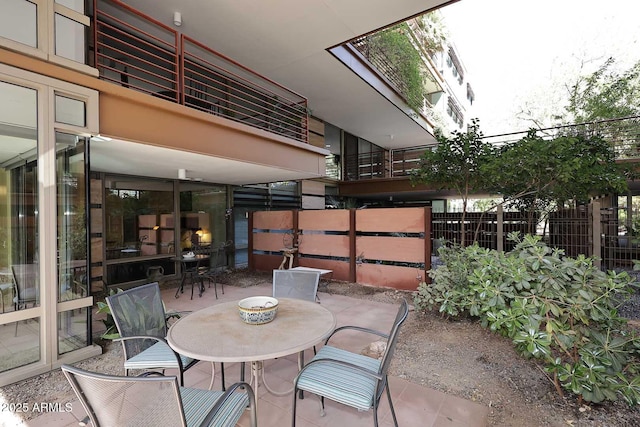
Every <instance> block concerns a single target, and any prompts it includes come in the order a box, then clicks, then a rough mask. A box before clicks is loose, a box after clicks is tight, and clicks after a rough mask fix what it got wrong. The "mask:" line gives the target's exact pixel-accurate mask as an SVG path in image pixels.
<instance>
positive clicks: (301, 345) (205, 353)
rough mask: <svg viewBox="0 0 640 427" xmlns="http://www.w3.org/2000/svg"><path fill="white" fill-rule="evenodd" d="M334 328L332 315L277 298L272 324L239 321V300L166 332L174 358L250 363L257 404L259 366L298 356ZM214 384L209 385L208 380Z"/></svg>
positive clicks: (209, 309) (180, 322) (202, 312)
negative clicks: (176, 354)
mask: <svg viewBox="0 0 640 427" xmlns="http://www.w3.org/2000/svg"><path fill="white" fill-rule="evenodd" d="M335 327H336V317H335V315H334V314H333V313H332V312H331V311H329V310H327V309H326V308H324V307H323V306H322V305H320V304H317V303H315V302H310V301H304V300H298V299H291V298H279V299H278V312H277V314H276V317H275V319H274V320H273V321H271V322H269V323H265V324H262V325H249V324H247V323H245V322H244V321H242V319H241V318H240V314H239V312H238V301H231V302H226V303H221V304H216V305H213V306H211V307H207V308H204V309H202V310H198V311H196V312H194V313H191V314H189V315H188V316H185V317H183V318H181V319H179V320H178V321H177V322H175V323H174V324H173V325H171V328H169V332H168V334H167V342H168V343H169V346H171V348H173V349H174V350H175V351H177V352H178V353H180V354H182V355H185V356H187V357H191V358H194V359H198V360H204V361H209V362H251V375H252V377H253V384H254V392H255V394H256V402H257V401H258V381H259V379H260V378H262V383H263V384H264V385H265V388H266V389H267V390H268V391H269V392H270V393H273V394H276V395H278V394H287V393H289V392H290V391H287V392H284V393H278V392H274V391H273V390H271V389H270V388H269V386H268V385H267V384H266V383H265V381H264V369H263V361H265V360H269V359H275V358H277V357H284V356H288V355H290V354H295V353H300V352H302V351H304V350H306V349H308V348H311V347H313V346H314V345H316V344H318V343H320V342H321V341H323V340H324V339H326V338H327V337H328V336H329V335H330V334H331V332H333V330H334V329H335ZM212 381H213V380H212Z"/></svg>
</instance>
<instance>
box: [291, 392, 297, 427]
mask: <svg viewBox="0 0 640 427" xmlns="http://www.w3.org/2000/svg"><path fill="white" fill-rule="evenodd" d="M297 394H298V387H294V389H293V405H292V406H291V413H292V414H293V415H292V416H291V427H296V403H298V399H297V398H296V395H297Z"/></svg>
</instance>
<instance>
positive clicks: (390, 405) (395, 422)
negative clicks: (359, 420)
mask: <svg viewBox="0 0 640 427" xmlns="http://www.w3.org/2000/svg"><path fill="white" fill-rule="evenodd" d="M386 382H387V387H386V389H387V399H389V408H390V409H391V416H392V417H393V425H394V426H395V427H398V420H397V419H396V411H395V410H394V409H393V402H392V401H391V390H389V380H388V379H387V380H386ZM377 412H378V411H377V408H376V413H377Z"/></svg>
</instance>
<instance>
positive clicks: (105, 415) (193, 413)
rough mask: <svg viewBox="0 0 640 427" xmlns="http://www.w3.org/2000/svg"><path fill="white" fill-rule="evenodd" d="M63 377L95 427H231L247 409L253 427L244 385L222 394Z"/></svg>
mask: <svg viewBox="0 0 640 427" xmlns="http://www.w3.org/2000/svg"><path fill="white" fill-rule="evenodd" d="M62 372H63V373H64V375H65V376H66V377H67V380H69V383H70V384H71V387H72V388H73V391H74V392H75V393H76V395H77V396H78V399H79V400H80V403H82V406H83V407H84V409H85V411H86V412H87V415H88V416H89V420H90V421H91V425H92V426H95V427H100V426H105V427H109V426H137V427H158V426H182V427H186V426H190V427H191V426H202V427H204V426H216V427H232V426H235V425H236V423H237V422H238V420H239V419H240V417H241V416H242V414H243V413H244V411H245V410H246V409H247V408H249V411H250V419H251V426H252V427H256V425H257V419H256V406H255V400H254V393H253V390H252V389H251V386H250V385H249V384H246V383H236V384H234V385H232V386H231V387H229V389H228V390H227V391H226V392H221V391H210V390H199V389H193V388H184V387H179V386H178V379H177V378H176V377H175V376H167V377H165V376H160V375H155V376H154V375H149V376H142V377H120V376H114V375H105V374H100V373H95V372H89V371H85V370H82V369H79V368H75V367H73V366H69V365H62Z"/></svg>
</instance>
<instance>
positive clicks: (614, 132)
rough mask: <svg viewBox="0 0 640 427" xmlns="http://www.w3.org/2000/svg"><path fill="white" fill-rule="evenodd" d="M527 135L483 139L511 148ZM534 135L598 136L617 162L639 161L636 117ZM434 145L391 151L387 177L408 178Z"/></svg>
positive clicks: (639, 129) (638, 120)
mask: <svg viewBox="0 0 640 427" xmlns="http://www.w3.org/2000/svg"><path fill="white" fill-rule="evenodd" d="M526 135H527V131H522V132H513V133H507V134H502V135H493V136H485V137H484V138H483V139H484V140H485V141H488V142H491V143H492V144H495V145H504V144H511V143H514V142H516V141H518V140H520V139H522V138H523V137H524V136H526ZM538 135H539V136H541V137H542V138H543V139H552V138H556V137H558V136H561V135H587V136H596V135H597V136H600V137H602V138H604V139H605V140H606V141H607V142H609V144H610V145H611V147H612V149H613V150H614V153H615V157H616V159H618V160H628V159H639V158H640V116H633V117H624V118H620V119H609V120H600V121H595V122H588V123H579V124H572V125H563V126H556V127H550V128H545V129H540V130H539V131H538ZM434 147H435V145H430V146H420V147H409V148H400V149H394V150H392V151H391V154H390V157H391V176H392V177H395V176H406V175H410V174H411V171H413V170H415V169H417V168H418V167H419V166H420V158H421V157H422V155H423V154H424V152H425V151H426V150H432V149H433V148H434Z"/></svg>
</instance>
